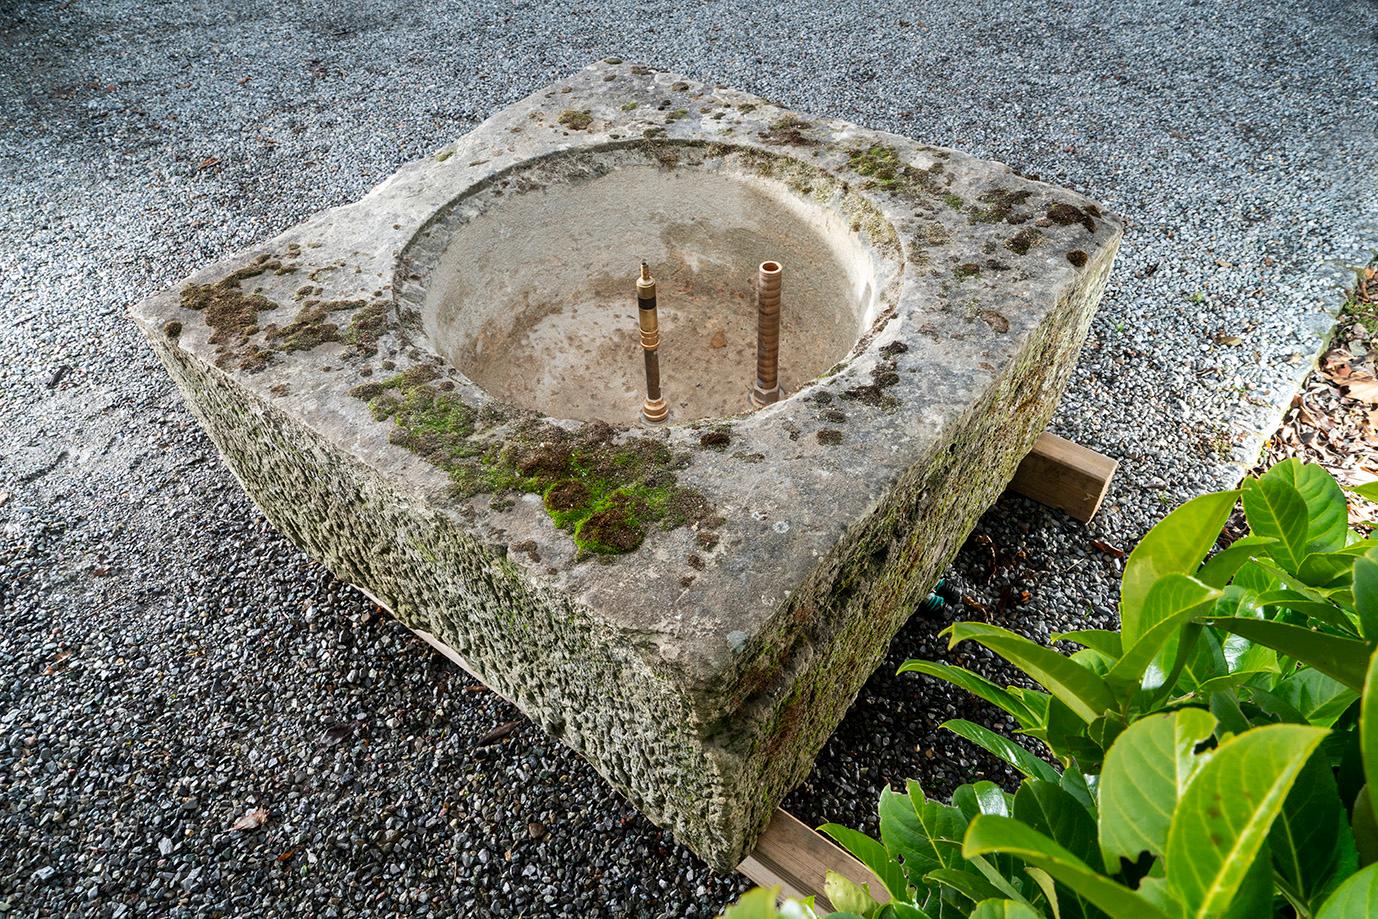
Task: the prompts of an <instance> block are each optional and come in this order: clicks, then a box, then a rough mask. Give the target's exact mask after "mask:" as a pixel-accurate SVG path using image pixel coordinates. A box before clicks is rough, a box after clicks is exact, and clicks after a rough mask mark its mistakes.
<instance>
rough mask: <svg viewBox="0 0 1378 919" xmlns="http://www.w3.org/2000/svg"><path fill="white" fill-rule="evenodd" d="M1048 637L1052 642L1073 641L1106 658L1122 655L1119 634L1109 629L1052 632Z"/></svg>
mask: <svg viewBox="0 0 1378 919" xmlns="http://www.w3.org/2000/svg"><path fill="white" fill-rule="evenodd" d="M1048 637H1049V638H1050V639H1051V640H1052V641H1074V642H1076V643H1077V644H1079V645H1085V646H1086V647H1088V648H1091V649H1093V650H1095V651H1099V652H1100V653H1101V654H1104V655H1105V656H1106V657H1111V658H1117V657H1119V656H1120V655H1121V654H1123V653H1124V650H1123V644H1122V642H1121V640H1120V633H1119V632H1112V631H1110V630H1109V629H1076V630H1074V631H1071V632H1054V633H1053V634H1052V635H1050V636H1048Z"/></svg>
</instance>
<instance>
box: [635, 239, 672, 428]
mask: <svg viewBox="0 0 1378 919" xmlns="http://www.w3.org/2000/svg"><path fill="white" fill-rule="evenodd" d="M636 305H637V313H638V314H639V316H640V320H641V351H642V354H643V355H644V356H645V358H646V401H645V402H643V403H642V405H641V420H642V421H644V422H646V423H647V424H664V423H665V419H667V418H669V417H670V407H669V406H668V405H666V404H665V399H664V398H662V397H661V393H660V322H659V320H658V319H657V316H656V280H655V278H653V277H651V269H650V266H649V265H647V264H646V263H645V262H642V263H641V277H639V278H637V280H636Z"/></svg>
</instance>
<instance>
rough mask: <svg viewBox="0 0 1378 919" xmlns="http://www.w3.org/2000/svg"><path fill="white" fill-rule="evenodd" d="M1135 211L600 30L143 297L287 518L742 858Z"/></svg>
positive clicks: (654, 810)
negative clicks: (651, 345)
mask: <svg viewBox="0 0 1378 919" xmlns="http://www.w3.org/2000/svg"><path fill="white" fill-rule="evenodd" d="M1120 233H1121V230H1120V224H1119V222H1118V220H1117V219H1116V218H1114V217H1113V216H1111V215H1109V214H1106V213H1103V212H1102V211H1101V210H1100V208H1098V207H1097V206H1096V205H1095V204H1094V203H1093V202H1091V201H1089V200H1087V199H1085V198H1083V197H1081V196H1079V195H1076V194H1074V193H1072V192H1068V191H1065V190H1062V189H1058V188H1054V187H1052V186H1049V185H1045V184H1042V183H1039V182H1036V181H1031V180H1029V179H1025V178H1021V177H1020V176H1018V175H1015V174H1014V173H1013V172H1011V171H1010V170H1009V169H1008V168H1007V167H1005V166H1002V165H1000V164H997V163H991V162H985V161H981V160H977V159H974V158H971V157H969V156H966V155H964V154H961V153H959V152H957V151H953V150H947V149H941V148H937V147H931V146H926V145H924V144H921V143H918V142H916V141H913V140H910V139H907V138H903V137H898V136H895V135H890V134H883V133H879V132H874V131H868V130H865V129H863V128H859V127H857V126H855V125H851V124H847V123H845V122H842V121H837V120H829V119H819V118H812V117H809V116H804V115H799V114H797V113H793V112H789V111H787V110H785V109H783V108H781V107H779V106H776V105H774V104H772V103H769V102H767V101H765V100H762V99H759V98H756V97H753V96H750V95H747V94H744V93H741V92H737V91H734V90H731V89H726V88H722V87H708V86H704V85H702V84H699V83H695V82H692V81H689V80H685V79H681V78H679V77H676V76H674V75H672V74H667V73H662V72H658V71H654V70H652V69H650V68H647V67H644V66H640V65H632V64H627V63H622V62H620V61H615V60H609V61H603V62H599V63H597V64H594V65H592V66H590V67H588V68H585V69H584V70H582V71H580V72H579V73H578V74H576V75H575V76H573V77H571V78H570V79H568V80H565V81H562V82H560V83H558V84H556V85H554V86H552V87H549V88H548V89H545V90H542V91H540V92H537V93H535V94H534V95H532V96H530V97H529V98H527V99H525V100H522V101H520V102H517V103H515V104H514V105H512V106H510V107H509V108H507V109H504V110H503V111H501V112H499V113H498V114H496V115H494V116H493V117H492V118H490V119H489V120H488V121H486V122H484V123H483V124H482V125H480V126H479V127H478V128H477V129H475V130H474V131H472V132H471V133H469V134H467V135H465V136H463V137H461V138H459V139H458V140H456V141H455V142H454V143H452V144H450V145H448V146H446V147H445V148H443V149H442V150H440V151H437V152H436V153H435V154H434V155H433V156H430V157H427V158H426V159H423V160H420V161H417V162H413V163H410V164H408V165H406V166H404V167H402V168H401V169H400V170H398V172H397V173H396V174H395V175H393V176H392V177H390V178H389V179H388V180H386V181H385V182H383V183H382V184H381V185H379V186H378V187H377V188H375V189H374V190H373V191H371V192H370V193H369V194H368V195H366V196H365V197H364V198H363V199H362V200H360V201H359V202H357V203H355V204H351V205H347V206H344V207H340V208H335V209H333V210H329V211H326V212H323V213H321V214H318V215H316V216H314V217H311V218H310V219H308V220H306V221H304V222H303V223H301V224H300V225H298V226H296V227H294V228H292V229H290V230H288V231H287V232H285V233H283V234H282V235H280V236H278V237H277V238H275V239H272V240H268V241H266V242H264V243H263V244H262V245H260V246H257V247H254V248H253V249H251V250H249V251H245V252H242V253H238V254H235V255H233V256H230V257H228V258H226V259H224V260H222V261H220V262H218V263H217V264H215V265H212V266H209V267H207V268H206V269H204V270H202V271H199V272H197V273H196V274H195V275H193V276H192V277H191V278H188V279H187V280H186V281H185V282H183V283H182V284H179V285H178V286H177V287H176V288H174V289H171V290H168V291H165V292H163V293H161V294H158V295H156V296H154V297H151V298H149V299H148V300H146V301H144V302H142V303H139V304H136V305H135V306H134V307H133V308H132V311H131V312H132V316H133V318H134V319H135V321H136V322H138V324H139V325H140V327H141V328H142V330H143V331H144V333H145V334H146V335H147V336H148V338H149V340H150V342H151V343H152V345H153V347H154V349H155V351H156V352H157V353H158V355H159V356H160V358H161V359H162V360H163V362H164V363H165V364H166V366H167V368H168V370H169V372H170V373H171V374H172V376H173V378H174V379H175V380H176V381H177V384H178V386H179V387H180V388H181V389H182V391H183V393H184V395H185V396H186V399H187V402H188V404H189V405H190V406H191V408H192V409H193V411H195V412H196V413H197V415H198V416H199V418H200V419H201V421H202V422H203V424H204V425H205V427H206V430H207V431H208V432H209V434H210V436H211V437H212V438H213V439H214V441H215V443H216V445H217V447H218V448H219V449H220V451H221V453H222V454H223V455H224V457H225V460H226V462H227V464H228V465H229V467H230V468H231V469H232V470H233V471H234V473H235V475H236V476H237V477H238V478H239V480H240V481H241V483H242V484H243V485H244V488H245V489H246V491H247V492H248V493H249V494H250V495H251V496H252V497H253V499H254V501H255V502H256V503H257V504H258V506H259V507H260V508H261V509H262V511H263V513H264V514H265V516H267V518H268V519H269V520H270V521H271V522H272V524H273V525H274V526H276V527H277V528H278V529H280V530H281V531H282V532H283V533H284V534H286V535H287V536H288V537H289V538H291V539H292V540H293V541H294V542H295V543H296V544H297V545H299V546H300V547H301V548H302V549H303V550H304V551H306V552H308V553H310V554H311V555H313V556H314V557H316V558H318V559H320V560H321V561H322V562H323V563H324V564H326V565H327V566H328V567H329V568H330V569H331V570H332V571H333V572H334V573H335V574H336V575H337V576H338V577H340V578H341V579H343V580H345V581H347V582H350V583H352V584H355V585H357V586H359V587H360V588H361V589H363V590H365V591H366V592H368V593H369V594H370V595H371V596H373V597H375V598H376V599H377V600H378V601H379V602H380V603H381V604H383V605H384V606H386V607H387V608H389V609H390V610H392V611H393V612H394V614H395V615H396V616H397V617H398V618H399V619H400V620H401V621H402V622H404V623H405V624H406V625H408V626H410V627H411V628H413V629H416V630H417V631H419V632H422V633H424V634H426V635H427V636H428V637H430V638H431V639H432V640H434V641H436V642H438V643H440V644H442V645H443V646H444V647H445V648H447V649H448V650H450V651H451V652H452V654H453V655H455V656H457V657H459V658H461V659H462V660H463V661H465V663H466V665H467V666H469V667H470V668H471V669H472V670H473V671H474V672H475V673H477V674H478V675H479V676H480V677H481V678H482V679H483V680H484V681H485V682H486V683H488V684H489V685H490V686H491V687H492V688H493V689H495V690H496V691H497V692H500V693H502V694H503V695H505V696H507V697H508V698H510V699H512V700H513V701H514V702H516V703H517V704H518V705H519V706H521V708H522V709H523V711H525V712H526V714H527V715H528V716H529V717H530V718H531V719H532V720H534V721H536V722H537V723H538V724H540V725H541V726H542V727H543V728H544V729H545V730H547V731H549V732H550V733H551V734H553V735H555V736H558V737H560V738H561V739H562V740H564V742H566V743H567V744H569V745H570V746H572V747H573V748H574V749H576V750H578V751H579V752H580V753H582V754H583V755H584V756H585V757H587V758H588V759H589V761H590V762H591V763H592V764H593V765H594V766H595V767H596V768H597V769H598V771H599V772H600V773H602V774H603V775H604V776H605V777H606V778H607V779H608V780H609V781H610V782H612V783H613V784H614V785H615V786H616V787H618V788H619V789H620V790H621V791H622V792H623V793H625V794H626V795H627V796H628V797H629V798H630V799H631V800H632V801H633V802H634V803H635V804H636V805H637V806H638V807H639V808H640V809H641V810H642V811H643V812H645V813H646V814H647V815H648V816H649V817H650V818H651V819H652V820H654V821H656V822H657V823H659V824H661V825H663V826H666V827H668V828H669V829H670V830H671V831H672V832H673V833H674V834H675V835H676V837H677V838H678V839H680V840H681V841H683V842H684V843H685V844H687V845H688V846H690V847H691V848H693V849H694V850H695V851H696V852H697V853H698V854H700V855H701V856H702V857H703V858H704V859H706V860H707V861H708V862H709V863H710V864H711V865H713V866H714V867H715V868H718V869H720V870H727V869H730V868H732V867H734V866H735V865H736V864H737V863H738V862H739V861H740V859H741V858H742V857H743V856H744V855H745V854H746V853H747V852H748V851H749V850H750V849H751V846H752V844H753V842H754V840H755V838H756V836H757V835H758V834H759V832H760V831H761V829H762V828H763V827H764V826H765V823H766V822H767V821H768V820H769V818H770V816H771V813H772V811H773V810H774V808H775V807H776V806H777V805H778V803H779V801H780V799H781V798H782V797H783V796H784V795H785V793H786V792H787V791H789V790H790V789H791V788H792V787H793V786H794V785H796V784H797V783H798V782H799V781H801V780H802V779H803V778H804V776H805V775H806V774H807V773H808V771H809V768H810V767H811V765H812V763H813V760H814V757H815V756H816V755H817V752H818V750H819V748H820V747H821V746H822V744H823V743H824V742H825V741H826V739H827V737H828V735H829V734H830V733H831V732H832V730H833V728H834V727H835V726H836V724H837V722H838V721H839V720H840V719H841V718H842V715H843V714H844V712H845V711H846V709H847V707H848V705H849V704H850V703H851V701H852V699H853V698H854V696H855V694H856V692H857V690H858V689H859V688H860V686H861V684H862V683H863V682H864V681H865V679H866V678H867V676H868V675H869V674H870V672H871V671H872V670H873V669H874V668H875V666H876V664H877V663H878V662H879V660H880V659H881V657H882V655H883V654H884V652H885V650H886V647H887V645H888V643H889V641H890V639H891V637H892V636H893V635H894V633H895V632H896V630H897V629H898V628H899V627H900V625H902V624H903V622H904V621H905V619H907V618H908V616H909V615H910V614H911V613H912V612H913V611H914V609H915V608H916V606H917V604H918V603H919V602H920V601H921V600H922V599H923V598H924V597H925V596H926V594H927V592H928V590H929V589H930V587H931V585H932V583H933V582H934V580H935V579H936V577H937V576H938V574H939V573H940V572H941V571H942V569H943V567H944V566H945V565H947V563H948V562H949V561H950V559H951V558H952V556H953V555H954V554H955V552H956V551H957V548H958V547H959V546H960V545H961V543H962V541H963V540H964V538H965V537H966V535H967V534H968V532H969V531H970V529H971V528H972V526H973V525H974V524H975V522H976V519H977V518H978V517H979V515H980V514H981V513H982V512H983V511H984V510H985V509H986V508H987V507H988V506H989V505H990V504H991V503H992V502H993V501H994V500H995V498H996V497H997V496H998V495H999V494H1000V492H1001V490H1002V489H1003V488H1004V487H1005V485H1006V484H1007V483H1008V481H1009V479H1010V478H1011V476H1012V475H1013V473H1014V470H1015V468H1016V466H1017V465H1018V463H1019V461H1020V459H1021V458H1022V457H1023V456H1024V454H1025V453H1026V452H1028V450H1029V449H1030V447H1031V446H1032V444H1033V442H1034V440H1035V439H1036V438H1037V437H1038V435H1039V434H1040V433H1041V432H1042V431H1043V429H1044V427H1045V426H1046V424H1047V422H1048V420H1049V418H1050V416H1051V414H1052V412H1053V409H1054V408H1055V406H1056V404H1057V400H1058V398H1059V396H1060V394H1061V391H1062V388H1063V386H1064V385H1065V383H1066V381H1067V378H1068V376H1069V374H1070V372H1071V369H1072V367H1073V365H1074V364H1075V362H1076V358H1077V353H1078V350H1079V348H1080V347H1081V344H1082V341H1083V339H1084V337H1085V334H1086V329H1087V325H1088V323H1089V320H1090V316H1091V314H1092V312H1093V311H1094V309H1095V306H1096V303H1097V302H1098V300H1099V298H1100V296H1101V293H1102V290H1103V288H1104V285H1105V282H1106V278H1107V276H1108V274H1109V271H1110V268H1111V264H1112V261H1113V259H1114V254H1115V250H1116V248H1117V246H1118V243H1119V239H1120ZM643 258H644V259H646V260H647V262H648V263H650V264H651V266H652V268H653V270H654V271H655V273H656V274H657V276H658V278H659V284H660V301H661V312H662V322H663V326H664V338H663V342H662V352H661V353H662V365H663V374H664V380H665V394H666V398H667V400H668V401H669V403H670V406H671V419H670V421H671V423H670V424H669V425H666V426H663V427H659V428H646V427H642V426H639V425H638V424H637V423H636V418H637V411H638V409H639V406H640V398H641V395H642V390H641V388H640V387H641V383H642V378H641V376H640V373H641V363H640V354H639V344H638V337H637V333H636V305H635V299H634V298H635V286H634V279H635V276H636V271H637V268H638V265H639V262H640V260H641V259H643ZM766 259H771V260H776V261H779V262H781V263H782V264H783V265H784V266H785V275H784V277H785V281H784V288H783V307H782V315H783V320H782V323H783V326H782V334H781V354H782V357H781V376H782V381H783V384H784V394H785V398H783V399H782V400H781V401H780V402H778V403H776V404H774V405H771V406H769V407H767V408H765V409H762V410H760V411H754V412H753V411H752V410H751V409H750V406H749V403H748V401H747V392H748V387H749V385H750V383H751V382H752V373H753V366H752V365H753V361H752V357H753V353H754V352H753V347H754V344H753V343H754V331H753V329H754V326H753V323H754V312H753V303H752V281H753V277H754V273H755V270H756V265H757V264H758V263H759V262H761V261H764V260H766Z"/></svg>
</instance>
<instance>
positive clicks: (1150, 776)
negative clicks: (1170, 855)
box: [1100, 708, 1215, 865]
mask: <svg viewBox="0 0 1378 919" xmlns="http://www.w3.org/2000/svg"><path fill="white" fill-rule="evenodd" d="M1214 730H1215V718H1214V717H1213V716H1212V715H1211V713H1210V712H1207V711H1204V710H1202V709H1199V708H1184V709H1181V710H1179V711H1176V712H1172V713H1170V714H1158V715H1149V716H1147V717H1145V718H1141V719H1139V720H1138V721H1136V722H1134V723H1133V724H1131V725H1130V726H1129V728H1128V729H1127V730H1126V731H1125V732H1124V733H1123V734H1121V735H1120V736H1119V739H1118V740H1116V741H1115V743H1114V745H1113V746H1111V748H1110V752H1109V753H1107V754H1106V756H1105V768H1104V769H1103V770H1102V771H1101V777H1100V812H1101V816H1100V847H1101V851H1102V853H1104V856H1105V861H1106V863H1107V864H1109V865H1115V864H1118V860H1119V859H1121V858H1127V859H1129V860H1130V861H1134V860H1135V859H1137V858H1138V857H1139V853H1140V852H1145V851H1147V852H1151V853H1153V854H1154V855H1162V854H1163V853H1164V852H1166V851H1167V840H1168V830H1169V828H1170V827H1171V826H1172V812H1173V811H1174V810H1176V808H1177V802H1178V801H1179V800H1181V797H1182V794H1183V793H1184V792H1185V791H1186V789H1187V783H1188V782H1189V781H1190V780H1191V777H1192V776H1193V775H1194V774H1195V773H1196V770H1197V769H1199V768H1200V767H1201V765H1202V763H1203V762H1204V761H1205V760H1204V758H1203V757H1200V756H1197V754H1196V746H1197V745H1198V744H1199V743H1201V742H1202V741H1203V740H1205V739H1206V738H1208V737H1210V736H1211V734H1212V733H1213V732H1214Z"/></svg>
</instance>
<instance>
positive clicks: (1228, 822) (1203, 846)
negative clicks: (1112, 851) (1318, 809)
mask: <svg viewBox="0 0 1378 919" xmlns="http://www.w3.org/2000/svg"><path fill="white" fill-rule="evenodd" d="M1326 733H1327V731H1326V730H1325V729H1324V728H1313V727H1303V726H1300V725H1292V724H1274V725H1267V726H1265V727H1260V728H1254V729H1253V730H1250V731H1246V732H1244V733H1243V734H1239V735H1237V736H1235V737H1231V738H1230V739H1228V740H1226V741H1225V742H1224V743H1222V744H1221V745H1220V746H1219V747H1218V748H1217V749H1216V751H1215V753H1214V754H1213V755H1212V756H1211V758H1210V760H1209V761H1208V762H1207V763H1206V764H1205V765H1203V766H1202V767H1201V768H1200V770H1199V771H1197V773H1196V775H1195V776H1193V777H1192V779H1191V781H1190V782H1189V783H1188V784H1187V788H1186V791H1185V792H1184V793H1183V795H1182V798H1181V800H1180V801H1179V802H1178V804H1177V808H1176V810H1175V811H1174V812H1173V815H1172V825H1171V827H1170V829H1169V830H1168V842H1167V853H1166V858H1165V864H1166V869H1167V881H1168V884H1169V886H1170V887H1171V888H1172V889H1173V890H1174V891H1175V892H1176V893H1177V896H1178V899H1180V900H1181V901H1182V903H1183V904H1184V905H1185V906H1186V907H1187V914H1188V915H1189V916H1192V917H1207V916H1217V915H1219V914H1221V913H1223V912H1225V911H1226V910H1227V909H1228V908H1229V905H1230V902H1231V901H1232V900H1233V899H1234V896H1235V893H1236V892H1237V891H1238V890H1239V888H1240V885H1241V884H1242V883H1243V882H1244V879H1245V876H1246V875H1247V874H1248V872H1249V869H1250V868H1251V867H1252V866H1253V863H1254V860H1255V859H1256V858H1257V857H1258V855H1259V852H1260V851H1261V850H1262V848H1263V846H1264V844H1265V843H1266V841H1267V839H1268V832H1269V830H1270V829H1271V827H1272V825H1273V821H1274V820H1275V819H1276V818H1277V815H1278V813H1279V812H1280V811H1281V810H1282V805H1283V802H1284V801H1285V800H1286V798H1287V795H1288V793H1289V792H1290V791H1291V790H1292V785H1293V783H1294V782H1295V781H1296V778H1297V775H1298V774H1299V773H1300V772H1301V769H1302V766H1304V765H1305V763H1306V760H1307V759H1308V758H1310V756H1311V753H1312V751H1314V750H1315V749H1316V747H1317V746H1319V745H1320V743H1321V741H1322V740H1324V739H1325V735H1326ZM1102 819H1103V818H1102Z"/></svg>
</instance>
